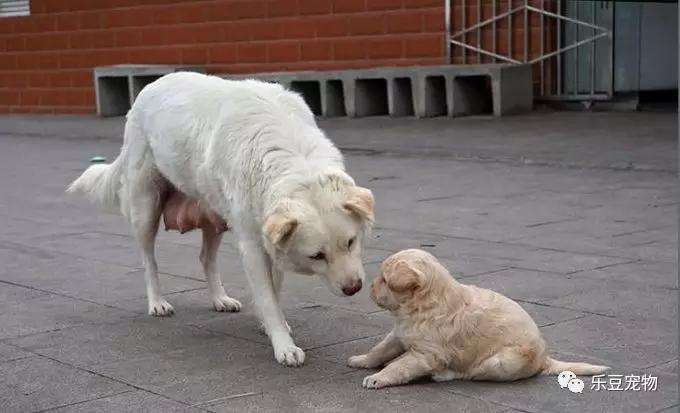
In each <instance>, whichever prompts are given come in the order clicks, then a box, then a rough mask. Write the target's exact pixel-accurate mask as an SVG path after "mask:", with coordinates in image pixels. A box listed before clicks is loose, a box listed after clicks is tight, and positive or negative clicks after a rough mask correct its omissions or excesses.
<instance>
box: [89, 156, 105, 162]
mask: <svg viewBox="0 0 680 413" xmlns="http://www.w3.org/2000/svg"><path fill="white" fill-rule="evenodd" d="M103 162H106V158H105V157H103V156H95V157H93V158H92V159H90V163H103Z"/></svg>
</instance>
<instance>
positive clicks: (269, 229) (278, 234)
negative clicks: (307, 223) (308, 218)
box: [263, 212, 298, 248]
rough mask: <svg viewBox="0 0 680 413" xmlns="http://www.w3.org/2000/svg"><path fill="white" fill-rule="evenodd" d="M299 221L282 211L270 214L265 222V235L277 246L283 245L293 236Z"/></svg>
mask: <svg viewBox="0 0 680 413" xmlns="http://www.w3.org/2000/svg"><path fill="white" fill-rule="evenodd" d="M297 227H298V221H297V219H295V218H292V217H290V216H288V215H286V214H285V213H282V212H274V213H272V214H270V215H269V216H268V217H267V219H266V221H265V222H264V226H263V232H264V236H265V237H266V238H267V239H268V240H269V242H271V243H272V245H274V246H276V247H279V248H281V247H283V246H285V245H286V243H287V242H288V240H290V238H291V237H292V236H293V234H294V233H295V230H296V229H297Z"/></svg>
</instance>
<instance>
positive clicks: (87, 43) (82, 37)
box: [69, 32, 92, 49]
mask: <svg viewBox="0 0 680 413" xmlns="http://www.w3.org/2000/svg"><path fill="white" fill-rule="evenodd" d="M69 45H70V47H71V49H91V48H92V32H74V33H71V34H70V35H69Z"/></svg>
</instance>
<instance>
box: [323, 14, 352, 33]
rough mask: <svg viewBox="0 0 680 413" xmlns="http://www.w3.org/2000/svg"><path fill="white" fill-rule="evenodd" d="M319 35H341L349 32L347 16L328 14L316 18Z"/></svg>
mask: <svg viewBox="0 0 680 413" xmlns="http://www.w3.org/2000/svg"><path fill="white" fill-rule="evenodd" d="M315 23H316V36H317V37H340V36H345V35H347V33H348V32H349V22H348V17H346V16H328V17H321V18H319V19H316V20H315Z"/></svg>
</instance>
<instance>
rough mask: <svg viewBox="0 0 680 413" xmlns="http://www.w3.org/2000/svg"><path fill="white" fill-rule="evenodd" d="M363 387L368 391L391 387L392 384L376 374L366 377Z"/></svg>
mask: <svg viewBox="0 0 680 413" xmlns="http://www.w3.org/2000/svg"><path fill="white" fill-rule="evenodd" d="M363 385H364V387H365V388H367V389H381V388H383V387H387V386H389V385H390V383H389V382H388V381H387V380H385V378H384V377H382V376H381V375H380V373H376V374H372V375H370V376H366V377H364V383H363Z"/></svg>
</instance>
